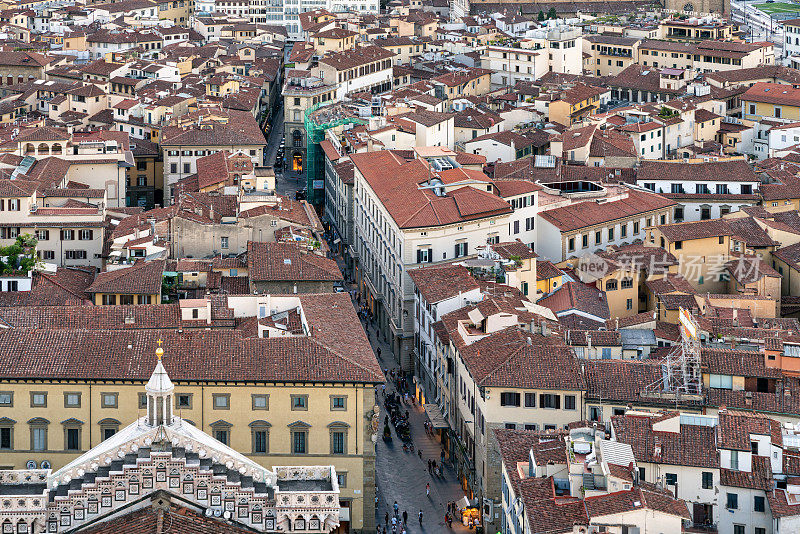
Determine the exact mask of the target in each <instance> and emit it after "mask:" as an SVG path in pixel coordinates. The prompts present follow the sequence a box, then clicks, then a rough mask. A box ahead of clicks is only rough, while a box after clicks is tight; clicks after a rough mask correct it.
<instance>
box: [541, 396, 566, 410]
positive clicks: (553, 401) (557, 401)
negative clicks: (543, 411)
mask: <svg viewBox="0 0 800 534" xmlns="http://www.w3.org/2000/svg"><path fill="white" fill-rule="evenodd" d="M539 408H553V409H556V410H557V409H559V408H561V395H554V394H551V393H542V394H540V395H539Z"/></svg>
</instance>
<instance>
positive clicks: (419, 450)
mask: <svg viewBox="0 0 800 534" xmlns="http://www.w3.org/2000/svg"><path fill="white" fill-rule="evenodd" d="M417 454H418V455H419V459H420V460H422V449H420V448H417Z"/></svg>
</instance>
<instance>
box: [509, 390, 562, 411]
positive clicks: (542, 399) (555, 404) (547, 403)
mask: <svg viewBox="0 0 800 534" xmlns="http://www.w3.org/2000/svg"><path fill="white" fill-rule="evenodd" d="M522 399H523V396H522V394H520V393H517V392H514V391H504V392H502V393H500V406H514V407H517V408H519V407H520V402H521V400H522ZM576 399H577V397H576V396H575V395H564V409H565V410H575V409H577V404H576ZM524 400H525V408H536V393H525V394H524ZM539 408H551V409H554V410H559V409H561V395H559V394H556V393H540V394H539Z"/></svg>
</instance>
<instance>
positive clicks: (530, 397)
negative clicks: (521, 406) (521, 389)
mask: <svg viewBox="0 0 800 534" xmlns="http://www.w3.org/2000/svg"><path fill="white" fill-rule="evenodd" d="M525 407H526V408H536V393H526V394H525Z"/></svg>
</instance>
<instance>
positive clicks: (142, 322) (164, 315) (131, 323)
mask: <svg viewBox="0 0 800 534" xmlns="http://www.w3.org/2000/svg"><path fill="white" fill-rule="evenodd" d="M0 322H2V323H5V324H7V325H9V326H11V327H12V328H36V329H47V330H79V329H82V328H86V326H87V325H92V326H93V327H96V328H98V329H101V330H118V329H119V330H139V329H143V328H180V327H181V313H180V309H179V308H178V305H177V304H141V305H133V306H123V305H119V306H15V307H0ZM206 326H208V325H206Z"/></svg>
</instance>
